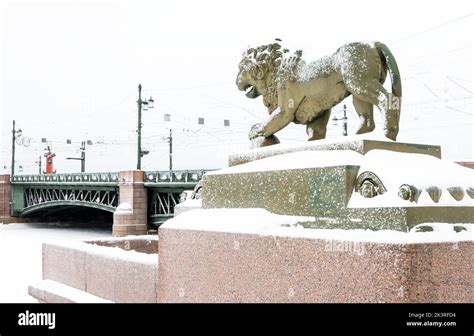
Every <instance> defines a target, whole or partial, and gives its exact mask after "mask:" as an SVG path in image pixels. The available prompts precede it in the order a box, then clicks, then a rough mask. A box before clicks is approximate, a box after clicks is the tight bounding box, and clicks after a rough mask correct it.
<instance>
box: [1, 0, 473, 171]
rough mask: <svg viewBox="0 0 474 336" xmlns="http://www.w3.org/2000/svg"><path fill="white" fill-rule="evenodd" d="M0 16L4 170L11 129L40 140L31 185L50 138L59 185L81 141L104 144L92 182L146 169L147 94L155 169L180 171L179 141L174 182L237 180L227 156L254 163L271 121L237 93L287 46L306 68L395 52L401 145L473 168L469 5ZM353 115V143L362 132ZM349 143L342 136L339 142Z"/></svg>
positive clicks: (29, 11) (85, 8)
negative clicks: (344, 51)
mask: <svg viewBox="0 0 474 336" xmlns="http://www.w3.org/2000/svg"><path fill="white" fill-rule="evenodd" d="M1 4H2V5H1V19H0V21H1V26H0V28H1V31H0V32H1V43H2V44H1V48H2V49H1V64H2V66H1V71H2V72H1V89H0V93H1V105H0V109H1V123H2V124H1V130H2V137H1V140H2V144H1V149H2V156H1V157H2V162H1V168H2V170H6V171H9V169H10V155H11V149H10V148H11V131H10V130H11V122H12V120H13V119H16V121H17V125H18V127H20V128H21V129H22V130H23V135H24V136H25V137H27V138H31V142H30V146H29V147H24V146H17V164H18V165H22V166H23V172H24V173H29V172H33V173H35V172H36V171H37V166H36V164H35V160H37V159H38V156H40V155H41V154H42V153H43V149H44V148H45V144H43V143H41V138H47V140H48V143H49V144H50V145H51V147H52V149H53V151H54V152H56V155H57V156H56V158H55V166H56V169H57V170H58V172H74V171H78V170H79V167H80V165H79V162H77V161H70V160H66V157H71V156H78V155H79V153H78V148H79V145H80V141H82V140H92V141H93V145H92V146H88V147H87V160H86V166H87V171H119V170H125V169H133V168H135V166H136V132H135V130H136V123H137V106H136V100H137V94H138V93H137V86H138V84H139V83H141V84H142V85H143V89H144V95H145V96H146V97H149V96H153V98H154V100H155V108H154V109H153V110H149V111H146V112H143V123H144V127H143V147H144V148H145V149H148V150H149V151H150V154H149V155H148V156H146V157H145V158H144V159H143V168H144V169H147V170H155V169H167V168H168V144H167V143H166V141H165V140H164V139H163V138H164V137H165V136H166V134H167V132H168V130H169V128H170V127H171V128H172V129H173V132H174V144H175V146H174V167H175V168H176V169H192V168H217V167H222V166H225V165H226V164H227V155H228V154H229V152H235V151H242V150H246V149H247V147H248V141H247V133H248V130H249V129H250V126H251V125H252V124H254V123H256V122H258V121H260V120H262V119H264V118H265V117H266V116H267V115H266V109H265V108H264V106H263V104H262V102H261V98H258V99H256V100H250V99H248V98H246V97H245V96H244V95H243V93H242V92H239V91H238V90H237V88H236V86H235V77H236V74H237V65H238V62H239V60H240V58H241V54H242V52H243V51H244V50H245V49H246V48H247V47H248V46H249V45H255V44H263V43H269V42H271V41H273V39H274V38H276V37H278V38H281V39H282V40H283V44H284V45H285V46H287V47H289V48H290V49H292V50H294V49H303V51H304V54H303V55H304V56H305V57H307V58H308V59H314V58H317V57H322V56H324V55H327V54H330V53H332V52H334V51H335V50H336V49H337V48H338V47H339V46H340V45H342V44H344V43H347V42H351V41H374V40H379V41H382V42H385V43H386V44H387V45H388V46H389V47H390V49H391V50H392V52H393V53H394V55H395V57H396V59H397V61H398V64H399V68H400V71H401V74H402V81H403V106H402V118H401V131H400V134H399V138H398V140H399V141H403V142H415V143H427V144H439V145H442V149H443V156H444V157H445V158H447V159H450V160H473V134H474V131H473V112H472V95H473V91H474V89H473V85H472V77H473V76H472V69H473V67H472V62H473V54H472V37H471V36H472V32H473V31H474V30H473V15H472V12H473V10H472V1H470V0H466V1H458V0H451V1H436V2H433V1H381V0H378V1H327V2H323V1H298V0H292V1H288V0H286V1H275V0H272V1H247V0H240V1H216V0H213V1H206V0H201V1H144V0H143V1H142V0H133V1H112V0H110V1H78V0H76V1H2V2H1ZM346 103H347V104H348V106H349V110H350V112H349V132H350V133H354V128H355V127H356V125H357V122H358V121H357V118H356V115H355V113H354V112H353V107H352V103H351V100H350V99H348V100H347V101H346ZM340 109H341V106H338V107H336V108H335V109H334V110H333V115H336V116H339V117H340ZM164 114H170V115H171V119H172V122H164V121H163V115H164ZM375 115H376V123H377V129H378V130H380V129H381V127H380V117H379V114H378V112H377V111H376V112H375ZM199 117H203V118H205V125H204V126H201V125H198V123H197V119H198V118H199ZM224 119H229V120H230V124H231V126H230V127H224V126H223V120H224ZM341 131H342V126H341V125H340V124H339V125H337V126H333V125H331V124H330V126H329V134H328V137H330V136H333V137H334V136H339V135H340V134H341ZM279 138H280V140H281V141H282V142H285V143H297V142H303V141H305V139H306V134H305V128H304V126H298V125H293V126H291V127H288V128H287V129H286V130H284V131H282V132H281V133H279ZM66 139H71V140H72V141H73V143H72V144H71V145H67V144H66ZM4 166H6V169H4ZM17 171H18V169H17Z"/></svg>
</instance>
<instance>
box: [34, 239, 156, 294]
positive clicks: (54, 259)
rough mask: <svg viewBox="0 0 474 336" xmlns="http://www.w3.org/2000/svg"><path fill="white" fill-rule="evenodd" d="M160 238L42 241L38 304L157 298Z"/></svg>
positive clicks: (37, 290)
mask: <svg viewBox="0 0 474 336" xmlns="http://www.w3.org/2000/svg"><path fill="white" fill-rule="evenodd" d="M157 250H158V237H157V236H150V235H147V236H127V237H121V238H109V239H96V240H91V241H60V242H47V243H44V244H43V281H42V282H40V283H37V284H32V285H31V286H30V287H29V293H30V295H32V296H33V297H35V298H36V299H37V300H38V301H40V302H48V303H50V302H91V303H96V302H123V303H154V302H156V286H157V285H156V272H157V268H158V254H157Z"/></svg>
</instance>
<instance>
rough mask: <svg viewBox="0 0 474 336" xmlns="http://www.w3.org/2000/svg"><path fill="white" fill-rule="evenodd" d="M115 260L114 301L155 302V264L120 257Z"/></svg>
mask: <svg viewBox="0 0 474 336" xmlns="http://www.w3.org/2000/svg"><path fill="white" fill-rule="evenodd" d="M115 262H116V265H115V274H114V285H115V296H114V297H115V299H114V302H119V303H136V302H140V303H156V272H157V267H156V264H155V263H138V262H136V261H132V260H126V259H121V258H120V259H116V260H115Z"/></svg>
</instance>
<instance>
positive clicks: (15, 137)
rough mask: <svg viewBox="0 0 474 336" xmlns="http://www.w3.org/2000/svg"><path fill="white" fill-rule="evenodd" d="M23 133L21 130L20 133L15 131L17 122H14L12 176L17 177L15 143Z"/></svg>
mask: <svg viewBox="0 0 474 336" xmlns="http://www.w3.org/2000/svg"><path fill="white" fill-rule="evenodd" d="M21 134H22V131H21V129H19V130H18V131H17V130H15V120H13V128H12V176H11V178H13V175H15V142H16V139H17V138H19V137H21Z"/></svg>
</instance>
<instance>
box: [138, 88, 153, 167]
mask: <svg viewBox="0 0 474 336" xmlns="http://www.w3.org/2000/svg"><path fill="white" fill-rule="evenodd" d="M154 103H155V101H154V100H153V98H151V97H150V99H148V101H147V100H142V85H141V84H139V85H138V100H137V104H138V128H137V133H138V141H137V169H138V170H141V169H142V156H144V155H146V154H148V152H146V151H142V108H143V110H144V111H147V110H148V109H149V108H153V107H154Z"/></svg>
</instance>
